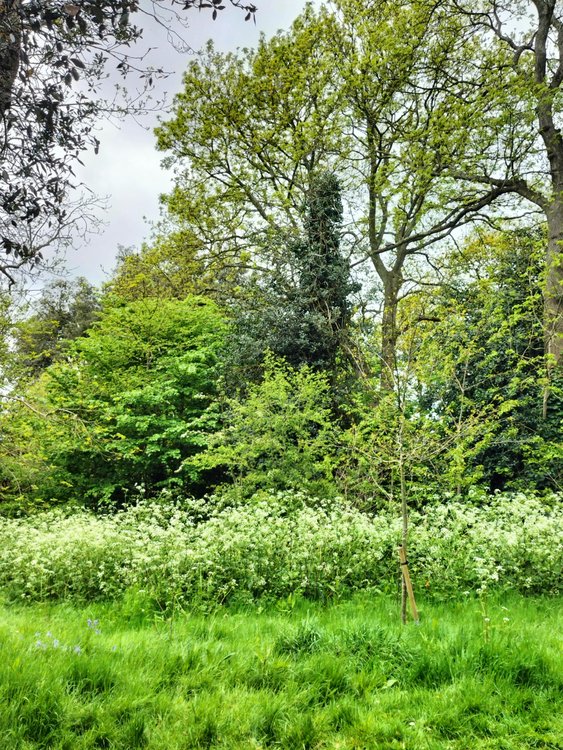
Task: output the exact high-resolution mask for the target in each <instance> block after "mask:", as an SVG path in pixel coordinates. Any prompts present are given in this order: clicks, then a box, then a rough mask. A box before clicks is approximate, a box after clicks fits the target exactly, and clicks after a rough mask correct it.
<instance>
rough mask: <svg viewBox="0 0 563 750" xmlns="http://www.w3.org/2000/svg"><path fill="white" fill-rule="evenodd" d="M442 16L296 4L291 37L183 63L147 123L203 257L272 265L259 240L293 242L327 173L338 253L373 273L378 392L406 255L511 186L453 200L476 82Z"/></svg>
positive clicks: (426, 247)
mask: <svg viewBox="0 0 563 750" xmlns="http://www.w3.org/2000/svg"><path fill="white" fill-rule="evenodd" d="M447 11H448V8H447V7H446V6H445V5H444V4H443V3H441V2H439V3H436V2H429V1H428V0H417V2H414V3H413V2H400V3H397V2H390V1H386V2H370V3H367V4H366V3H365V2H358V1H356V0H337V1H336V2H334V3H332V4H331V10H329V9H326V8H324V9H321V10H320V11H319V12H318V13H315V12H314V11H313V10H312V8H310V7H309V8H307V9H306V11H305V12H304V13H303V14H302V15H301V16H300V17H299V18H298V19H297V20H296V21H295V23H294V25H293V27H292V29H291V31H290V32H289V33H283V34H282V33H280V34H278V35H277V36H276V37H274V38H273V39H272V40H270V41H269V42H266V41H264V40H262V42H261V44H260V46H259V48H258V49H257V50H256V51H254V52H252V51H247V52H245V53H243V54H241V55H238V56H235V55H220V54H217V53H215V52H214V50H213V48H212V47H210V48H209V49H208V53H207V55H206V56H205V57H203V58H201V59H200V60H198V61H196V62H193V63H191V64H190V66H189V67H188V70H187V72H186V74H185V77H184V85H185V88H184V91H183V93H182V94H180V95H179V96H178V97H177V98H176V106H175V112H174V117H173V118H172V119H171V120H169V121H168V122H165V123H163V124H162V125H161V126H160V127H159V128H158V129H157V135H158V145H159V148H161V149H163V150H167V151H169V152H170V154H171V156H170V157H169V158H168V162H169V163H170V164H172V163H175V164H176V165H177V166H178V167H179V170H178V172H179V178H178V182H177V187H176V189H175V190H174V192H173V193H172V194H171V195H170V196H169V197H168V200H167V205H168V208H169V210H170V212H171V214H172V215H173V216H176V217H178V218H179V219H180V221H183V222H185V224H186V225H188V226H190V227H191V228H192V230H193V231H194V232H195V233H196V234H197V235H198V236H199V237H200V238H201V239H202V248H205V250H206V252H208V253H209V254H210V255H217V254H218V253H228V254H231V255H232V256H236V255H237V254H238V257H240V256H241V253H244V252H246V253H248V252H250V253H253V252H255V251H256V250H257V249H258V248H260V252H259V253H255V254H254V255H251V257H252V258H253V260H254V262H255V264H256V267H257V268H260V267H264V268H265V269H266V272H267V271H268V270H269V269H270V268H272V266H275V261H276V256H275V255H273V257H272V255H270V256H268V253H267V251H268V250H271V251H272V252H273V254H274V253H276V252H278V247H279V246H278V245H276V244H275V243H272V245H273V246H270V245H268V242H267V240H268V239H269V238H270V237H272V235H273V236H280V234H282V235H283V234H284V233H285V236H288V235H289V234H290V233H292V232H293V234H294V235H295V236H298V235H299V233H300V226H299V223H300V218H301V216H302V211H301V207H302V205H303V204H304V203H305V202H306V200H307V195H308V193H309V191H310V189H311V185H312V184H313V181H314V180H315V179H316V177H317V176H318V174H319V173H321V172H326V171H328V172H332V173H334V174H338V175H339V176H340V179H341V182H342V186H343V203H344V213H345V216H346V221H345V224H344V227H343V232H342V237H343V238H345V242H344V241H343V244H342V251H343V254H344V255H345V256H346V255H347V256H351V255H352V254H353V255H354V262H355V263H356V264H358V265H362V268H364V269H365V268H366V265H365V264H366V263H369V264H371V266H372V271H373V272H375V275H376V277H377V278H378V281H379V283H380V286H381V291H382V296H383V305H382V327H381V331H382V341H381V357H380V373H381V375H380V382H381V387H382V389H383V390H387V391H389V390H391V389H392V388H393V385H394V377H395V371H396V359H395V358H396V348H397V338H398V335H399V329H398V326H397V310H398V305H399V301H400V299H401V297H402V296H403V295H404V294H407V293H409V292H410V291H411V290H412V287H413V285H415V284H416V281H417V279H416V263H414V262H413V260H414V259H418V260H419V262H420V261H421V260H423V259H425V258H428V256H429V253H430V252H431V250H430V248H431V247H432V246H433V245H435V244H436V243H437V242H440V241H445V240H447V239H448V238H449V237H450V235H451V233H452V232H453V231H454V230H455V229H456V228H458V227H459V226H461V225H463V224H466V223H469V222H471V221H474V220H475V219H476V218H478V217H479V216H481V215H482V212H483V211H484V209H486V208H487V207H488V206H490V205H491V204H492V203H493V201H494V200H495V199H497V198H498V197H500V196H502V195H504V194H507V193H509V192H510V189H511V188H510V187H509V186H508V185H505V184H503V185H494V186H488V187H487V188H486V189H481V188H479V187H478V186H475V185H473V184H467V185H466V186H465V187H464V188H463V189H461V188H460V189H459V190H457V191H456V192H453V191H452V185H453V180H452V177H451V168H452V163H453V162H455V163H456V164H458V163H459V160H460V159H461V158H463V156H464V155H465V152H466V150H467V148H469V147H470V146H473V141H472V135H471V134H470V133H468V132H467V130H466V129H465V127H464V122H465V121H467V120H469V121H471V118H472V116H473V115H472V107H473V102H472V101H471V96H470V94H471V93H472V92H473V91H474V89H475V87H476V86H477V84H478V82H477V81H466V80H465V78H464V73H465V70H466V68H467V67H468V65H469V63H470V61H471V60H472V59H473V54H474V52H475V50H474V47H471V48H470V49H469V47H468V46H467V44H466V43H467V30H466V28H464V24H463V22H462V21H460V18H459V16H453V17H452V16H451V14H449V13H448V12H447ZM452 80H453V81H456V82H458V81H459V85H456V86H454V87H453V88H452V85H451V82H452ZM260 236H262V237H264V238H265V239H264V240H263V241H262V242H259V241H258V238H259V237H260ZM287 246H288V245H287ZM287 246H286V247H287ZM264 250H265V251H266V252H264Z"/></svg>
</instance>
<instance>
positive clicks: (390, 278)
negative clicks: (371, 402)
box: [380, 271, 402, 393]
mask: <svg viewBox="0 0 563 750" xmlns="http://www.w3.org/2000/svg"><path fill="white" fill-rule="evenodd" d="M401 284H402V278H401V275H400V274H399V273H395V272H394V271H388V272H387V274H386V276H385V278H384V279H383V290H384V291H383V319H382V323H381V377H380V385H381V390H382V392H383V393H390V392H392V391H393V389H394V387H395V372H396V366H397V338H398V331H397V311H398V307H399V290H400V288H401Z"/></svg>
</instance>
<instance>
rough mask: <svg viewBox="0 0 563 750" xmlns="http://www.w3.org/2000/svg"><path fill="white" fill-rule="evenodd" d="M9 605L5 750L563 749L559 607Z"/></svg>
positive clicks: (562, 613) (1, 678)
mask: <svg viewBox="0 0 563 750" xmlns="http://www.w3.org/2000/svg"><path fill="white" fill-rule="evenodd" d="M421 609H422V622H421V625H420V626H419V627H416V626H415V625H413V624H411V625H408V626H406V627H403V626H401V625H400V624H399V623H398V622H397V614H398V613H397V605H396V602H394V601H392V600H390V599H386V598H383V597H378V598H374V597H368V596H358V597H356V598H354V599H352V600H350V601H347V602H340V603H336V604H333V605H330V606H327V607H321V606H319V605H311V604H308V603H306V602H304V601H295V600H292V599H290V600H288V601H286V602H283V603H281V604H279V605H277V606H273V605H270V606H268V607H265V608H264V609H263V610H261V609H260V608H256V607H255V608H253V609H247V610H242V609H241V610H239V611H236V610H233V609H230V610H225V609H217V610H216V611H214V612H211V613H207V614H205V613H197V612H183V613H181V614H180V613H179V614H177V615H176V616H175V617H174V618H173V619H168V620H165V619H161V618H159V616H158V615H157V614H155V613H154V612H152V611H151V610H150V606H149V604H148V603H147V602H145V601H144V600H143V599H142V597H139V596H137V597H135V596H133V595H131V596H129V597H127V598H126V600H125V601H124V602H123V603H122V604H114V605H109V604H107V605H95V606H91V607H86V608H84V609H77V608H73V607H71V606H70V605H64V604H57V605H48V604H41V605H33V606H28V607H13V606H11V607H3V608H0V644H1V645H0V750H20V749H21V750H31V748H45V750H47V749H49V750H51V749H52V750H86V748H88V750H90V748H92V749H94V748H115V749H117V748H119V749H123V750H134V749H136V748H147V750H189V749H190V748H203V749H204V748H232V749H233V750H234V749H237V748H240V749H241V750H242V749H244V750H251V749H252V748H291V749H295V750H300V749H306V748H334V749H336V748H338V749H340V750H352V749H353V748H354V749H356V750H359V749H361V748H378V749H379V748H381V749H384V750H392V749H393V750H394V749H397V750H399V749H407V750H469V749H471V750H485V748H486V749H490V750H493V749H494V750H516V749H520V748H543V749H544V750H548V749H550V750H556V749H559V750H560V749H561V748H563V740H562V738H563V700H562V695H563V660H562V659H561V654H562V652H563V649H562V646H563V636H562V634H563V607H562V606H561V601H560V600H555V599H522V598H518V597H513V598H508V599H505V600H504V601H497V602H494V603H491V604H490V605H489V607H488V609H487V611H486V612H483V611H482V609H481V607H480V605H479V602H476V601H474V600H465V601H463V602H461V601H460V602H451V603H448V604H447V605H446V604H444V605H441V606H438V605H435V604H424V603H423V605H422V607H421Z"/></svg>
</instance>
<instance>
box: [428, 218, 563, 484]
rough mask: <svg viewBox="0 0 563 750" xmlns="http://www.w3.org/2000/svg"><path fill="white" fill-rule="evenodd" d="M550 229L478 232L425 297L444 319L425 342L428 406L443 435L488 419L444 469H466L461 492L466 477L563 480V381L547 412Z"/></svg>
mask: <svg viewBox="0 0 563 750" xmlns="http://www.w3.org/2000/svg"><path fill="white" fill-rule="evenodd" d="M544 229H545V228H544V227H527V228H519V229H515V230H512V231H506V232H492V231H490V230H489V231H486V232H485V231H481V232H479V233H476V234H474V235H473V236H471V237H470V238H468V239H467V240H466V242H465V243H464V245H463V246H462V247H461V249H460V252H459V253H458V254H457V255H456V256H454V258H452V259H451V260H450V269H449V270H448V271H447V272H445V273H444V277H443V279H442V283H441V284H440V285H439V286H438V287H436V288H435V290H434V292H433V294H432V295H429V297H428V299H427V300H426V314H428V313H429V312H431V315H432V317H433V318H434V319H435V320H436V322H435V323H434V325H433V327H432V332H431V334H430V335H427V336H425V338H424V340H423V341H422V342H421V353H420V358H419V372H418V377H419V383H418V391H419V393H420V405H421V407H422V409H423V410H424V411H425V412H426V413H428V414H432V415H434V417H435V419H436V420H437V421H438V422H439V424H440V430H441V431H442V432H443V433H444V434H445V433H448V432H450V433H451V432H455V429H456V428H455V426H456V424H459V423H463V422H467V421H468V420H473V421H474V422H480V423H481V424H482V425H483V426H484V427H486V429H484V430H482V431H481V432H480V433H478V432H475V431H474V432H473V434H468V435H467V437H466V438H465V439H463V438H462V436H460V439H459V440H458V441H457V442H458V444H457V446H456V447H455V453H456V455H457V460H455V461H454V462H453V463H452V465H451V467H450V468H449V469H446V470H445V471H444V472H443V475H444V478H447V474H448V473H449V475H450V476H452V477H453V475H454V474H455V472H456V471H457V469H456V465H457V467H458V468H461V469H463V474H464V475H465V477H461V476H460V477H459V479H457V480H456V481H455V484H456V485H457V488H456V489H458V491H459V490H460V489H461V488H462V487H463V485H465V484H466V483H467V479H472V480H473V482H476V483H477V482H478V483H481V484H482V485H484V486H485V487H486V488H487V489H488V490H490V491H495V490H501V491H502V490H506V489H517V488H523V487H525V488H530V487H534V488H535V489H537V490H545V489H555V490H558V489H560V488H561V485H562V483H563V474H562V468H563V464H562V456H563V454H562V449H563V445H562V443H561V420H562V416H563V410H562V401H561V395H562V394H561V391H560V389H559V390H558V389H556V388H555V387H554V386H553V385H552V397H551V401H552V407H551V409H550V413H549V414H548V415H547V418H542V409H541V394H542V390H543V388H544V387H545V382H546V377H547V372H546V365H545V358H544V337H543V314H542V313H543V302H542V288H543V270H544V269H543V257H542V256H543V253H544V248H545V234H546V233H545V231H544ZM487 412H489V416H488V419H487V420H486V422H487V424H486V425H485V421H484V420H483V416H484V415H486V414H487ZM454 488H455V487H454Z"/></svg>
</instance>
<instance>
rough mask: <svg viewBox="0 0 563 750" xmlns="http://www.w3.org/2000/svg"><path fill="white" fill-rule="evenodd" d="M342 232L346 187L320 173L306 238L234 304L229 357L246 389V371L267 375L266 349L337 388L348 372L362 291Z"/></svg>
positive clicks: (310, 202) (310, 197)
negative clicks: (355, 305)
mask: <svg viewBox="0 0 563 750" xmlns="http://www.w3.org/2000/svg"><path fill="white" fill-rule="evenodd" d="M341 233H342V201H341V187H340V183H339V181H338V179H337V178H336V177H335V175H332V174H330V173H321V174H319V175H318V176H316V177H315V178H314V179H313V180H312V184H311V188H310V192H309V195H308V197H307V204H306V207H305V218H304V233H303V236H302V237H301V238H300V239H297V240H292V239H289V240H288V247H287V251H286V257H285V264H284V266H282V267H280V268H278V269H277V271H276V272H275V273H274V272H273V269H272V272H270V273H269V274H268V275H267V276H266V277H265V278H262V279H259V280H257V281H255V283H254V284H253V285H252V284H250V285H247V288H248V293H247V294H246V295H245V296H243V297H242V298H241V300H240V301H239V302H238V303H237V302H235V304H234V305H232V308H234V319H233V329H232V333H231V336H230V342H229V347H228V354H227V358H228V361H229V363H230V368H231V369H234V371H235V372H234V378H233V379H234V380H236V381H238V383H239V387H240V373H241V372H244V373H245V378H246V379H252V378H253V373H255V378H254V379H258V378H259V377H260V375H261V374H262V365H263V360H264V355H265V354H266V352H271V353H273V354H274V355H277V356H279V357H283V359H284V360H285V361H286V362H287V363H288V364H290V365H292V366H294V367H299V366H300V365H305V364H306V365H309V366H310V367H311V368H312V369H313V370H315V371H322V372H324V373H325V374H326V375H327V377H328V379H329V382H330V383H331V385H332V386H333V388H334V387H335V386H336V383H337V381H338V380H339V377H340V376H341V375H342V371H343V370H345V369H346V365H345V359H346V354H345V349H346V343H347V329H348V326H349V325H350V321H351V315H352V309H351V304H350V301H349V296H350V294H351V293H352V292H353V291H355V290H357V285H355V284H353V283H352V281H351V270H350V262H349V259H348V258H346V257H345V256H344V255H343V253H342V252H341V249H340V240H341ZM280 242H283V237H282V238H280ZM227 369H228V368H227Z"/></svg>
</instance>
